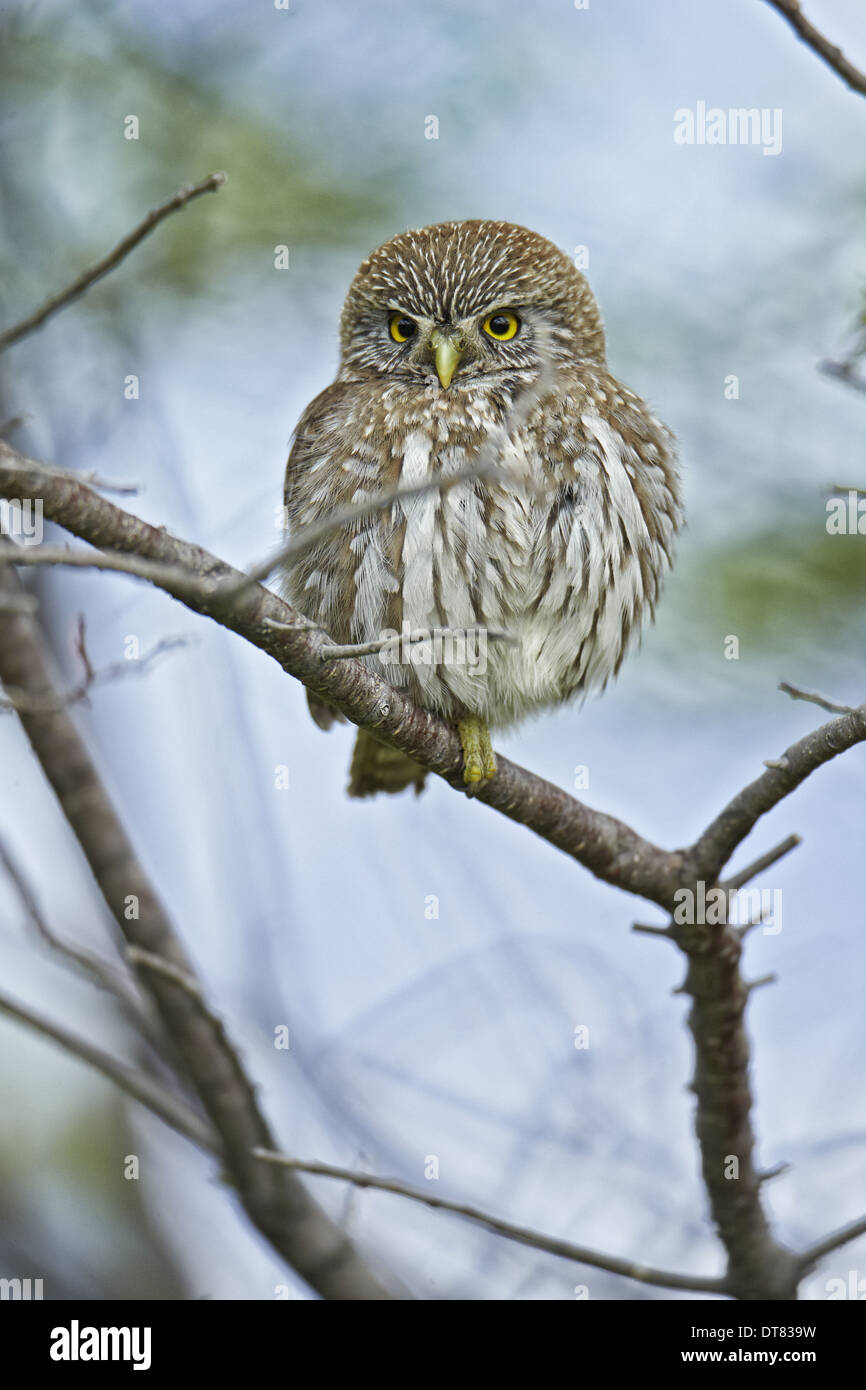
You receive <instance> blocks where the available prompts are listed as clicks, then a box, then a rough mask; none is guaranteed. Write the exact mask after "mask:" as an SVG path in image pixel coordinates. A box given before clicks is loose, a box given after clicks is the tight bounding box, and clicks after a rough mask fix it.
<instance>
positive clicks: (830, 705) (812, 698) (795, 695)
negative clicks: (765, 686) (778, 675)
mask: <svg viewBox="0 0 866 1390" xmlns="http://www.w3.org/2000/svg"><path fill="white" fill-rule="evenodd" d="M779 689H780V690H783V691H784V692H785V694H786V695H790V696H791V699H792V700H808V702H809V704H811V705H819V706H820V707H821V709H825V710H827V711H828V712H829V713H830V714H856V713H857V709H856V706H854V705H837V704H835V703H834V702H833V701H832V700H828V699H826V698H825V697H824V696H823V695H814V694H810V693H809V691H808V690H801V689H800V688H799V686H796V685H790V684H789V683H788V681H780V683H779Z"/></svg>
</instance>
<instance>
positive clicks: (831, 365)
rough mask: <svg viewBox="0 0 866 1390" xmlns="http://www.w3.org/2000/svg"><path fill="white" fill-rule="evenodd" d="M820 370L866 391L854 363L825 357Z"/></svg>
mask: <svg viewBox="0 0 866 1390" xmlns="http://www.w3.org/2000/svg"><path fill="white" fill-rule="evenodd" d="M818 371H819V372H823V374H824V376H832V377H835V378H836V380H837V381H844V383H845V385H846V386H850V387H851V388H852V389H853V390H854V391H861V392H864V393H866V377H862V376H860V375H859V374H858V373H857V371H856V370H855V367H854V363H853V362H849V361H843V362H834V361H831V360H829V359H825V360H824V361H823V362H819V363H818ZM834 491H836V492H847V491H848V489H847V488H844V487H842V488H836V489H834Z"/></svg>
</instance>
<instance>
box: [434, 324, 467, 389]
mask: <svg viewBox="0 0 866 1390" xmlns="http://www.w3.org/2000/svg"><path fill="white" fill-rule="evenodd" d="M457 344H458V339H457V338H455V337H449V336H448V334H447V333H441V332H440V331H439V329H438V328H434V329H433V332H432V333H431V334H430V346H431V347H432V349H433V358H434V361H435V363H436V375H437V376H438V378H439V380H440V382H441V383H442V389H443V390H447V389H448V387H449V386H450V385H451V378H452V377H453V375H454V373H455V371H456V370H457V363H458V362H459V361H460V357H461V352H460V348H459V347H458V345H457Z"/></svg>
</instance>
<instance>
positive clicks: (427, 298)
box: [340, 221, 605, 390]
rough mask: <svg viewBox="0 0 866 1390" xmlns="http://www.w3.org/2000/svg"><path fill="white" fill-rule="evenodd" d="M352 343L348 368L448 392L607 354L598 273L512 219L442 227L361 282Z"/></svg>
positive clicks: (347, 325)
mask: <svg viewBox="0 0 866 1390" xmlns="http://www.w3.org/2000/svg"><path fill="white" fill-rule="evenodd" d="M340 341H341V347H342V359H341V372H342V373H343V374H346V373H349V374H352V373H353V372H356V371H361V372H364V373H367V372H374V373H376V374H377V375H380V376H385V377H390V378H396V379H403V380H416V381H418V382H419V383H423V384H425V385H427V384H429V385H435V384H436V382H437V379H438V384H439V389H441V390H447V389H448V388H449V387H450V386H451V384H452V382H453V383H454V386H455V387H457V386H461V385H466V386H476V385H478V384H479V382H480V381H484V380H489V379H490V378H491V377H495V376H496V375H497V374H502V373H508V372H510V373H514V372H515V371H518V372H521V373H541V372H542V371H543V370H544V369H545V368H546V367H547V366H549V365H551V364H552V365H554V366H555V365H556V364H557V362H561V363H563V364H565V363H574V362H575V361H576V360H578V361H579V360H581V359H584V360H586V359H589V360H592V361H595V362H599V363H602V364H603V363H604V354H605V348H604V331H603V329H602V325H601V317H600V315H599V312H598V306H597V305H596V302H595V299H594V297H593V294H592V291H591V290H590V288H589V285H588V284H587V282H586V280H585V279H584V278H583V276H582V275H581V274H580V273H579V271H577V270H576V269H575V267H574V265H573V264H572V262H571V261H570V260H569V259H568V257H567V256H565V255H563V253H562V252H561V251H560V250H559V249H558V248H557V247H556V246H554V245H553V244H552V243H551V242H549V241H546V240H545V238H544V237H541V236H538V234H537V233H536V232H530V231H528V230H527V228H525V227H516V226H514V225H513V224H512V223H510V222H486V221H469V222H440V223H438V224H437V225H436V226H433V227H422V228H421V229H420V230H418V231H408V232H402V233H401V234H400V235H399V236H396V237H394V238H393V239H392V240H391V241H387V242H385V244H384V246H380V247H379V248H378V250H376V251H373V252H372V254H371V255H369V256H368V257H367V259H366V260H365V261H364V262H363V264H362V265H361V266H360V268H359V270H358V273H357V275H356V276H355V278H354V280H353V281H352V284H351V286H350V288H349V293H348V294H347V296H346V302H345V304H344V305H343V314H342V318H341V323H340Z"/></svg>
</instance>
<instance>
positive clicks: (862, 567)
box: [671, 514, 866, 657]
mask: <svg viewBox="0 0 866 1390" xmlns="http://www.w3.org/2000/svg"><path fill="white" fill-rule="evenodd" d="M690 569H691V575H690V581H689V582H688V583H687V584H683V585H682V586H679V596H680V601H681V603H684V604H687V605H688V608H689V610H690V611H691V612H692V613H693V614H697V615H699V624H700V631H701V632H702V633H704V634H705V640H708V641H710V642H711V643H712V644H713V645H714V646H715V645H716V644H717V643H718V641H719V640H720V636H719V635H720V634H721V635H722V636H724V635H726V634H728V633H734V634H736V635H737V636H738V637H739V638H740V641H741V643H742V644H744V646H746V647H747V648H748V649H750V650H751V652H752V653H753V654H758V655H765V656H767V657H776V656H778V655H779V654H780V653H788V652H797V651H802V650H804V649H807V648H809V647H813V649H818V650H820V649H821V648H823V647H825V646H832V645H833V636H834V633H835V634H836V635H837V636H838V637H840V638H841V637H843V636H845V635H846V634H849V633H850V631H851V627H852V624H853V623H854V622H855V620H857V619H859V618H860V616H861V615H862V612H863V608H864V605H866V564H864V562H863V537H862V536H857V535H838V536H837V535H829V534H828V533H827V531H826V529H825V527H824V525H823V520H821V521H819V523H818V524H817V525H816V519H815V517H814V515H812V516H810V517H809V518H808V519H807V518H806V517H804V516H801V515H788V516H785V515H784V514H782V515H780V517H779V519H778V525H774V526H773V527H772V528H769V529H765V530H761V531H758V532H756V533H754V534H752V535H750V536H747V537H744V538H743V539H742V540H740V541H739V542H737V541H736V539H735V538H733V537H730V538H728V540H727V542H726V543H725V544H724V545H721V546H719V547H713V548H712V549H710V550H708V551H707V552H706V553H705V554H704V555H702V556H701V557H700V559H699V561H698V563H697V564H695V563H694V559H693V563H692V565H691V566H690ZM671 587H672V589H673V587H674V586H671Z"/></svg>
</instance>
